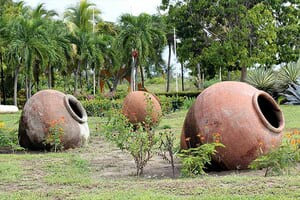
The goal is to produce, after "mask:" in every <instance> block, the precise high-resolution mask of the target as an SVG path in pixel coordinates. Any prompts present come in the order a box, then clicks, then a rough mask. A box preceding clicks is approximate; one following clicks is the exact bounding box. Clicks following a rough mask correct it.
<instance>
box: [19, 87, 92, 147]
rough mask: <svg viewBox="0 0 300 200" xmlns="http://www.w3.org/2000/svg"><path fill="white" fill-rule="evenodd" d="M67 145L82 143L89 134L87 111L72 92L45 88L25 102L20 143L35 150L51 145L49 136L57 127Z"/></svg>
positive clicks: (20, 125)
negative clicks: (48, 141) (64, 92)
mask: <svg viewBox="0 0 300 200" xmlns="http://www.w3.org/2000/svg"><path fill="white" fill-rule="evenodd" d="M56 129H57V131H60V133H61V134H58V135H59V137H60V140H61V143H62V144H63V146H64V149H68V148H75V147H80V146H82V145H83V144H85V143H86V142H87V140H88V137H89V134H90V132H89V127H88V124H87V114H86V111H85V109H84V108H83V107H82V105H81V103H80V102H79V101H78V100H77V99H76V98H75V97H74V96H72V95H65V94H63V93H61V92H58V91H55V90H43V91H40V92H38V93H36V94H35V95H34V96H32V97H31V98H30V99H29V100H28V101H27V102H26V104H25V106H24V109H23V112H22V115H21V119H20V123H19V143H20V145H21V146H22V147H24V148H28V149H31V150H43V149H49V148H51V145H45V140H46V139H47V138H49V136H50V134H54V133H53V132H55V130H56ZM57 131H56V132H57Z"/></svg>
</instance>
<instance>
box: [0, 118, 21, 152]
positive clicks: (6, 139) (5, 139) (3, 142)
mask: <svg viewBox="0 0 300 200" xmlns="http://www.w3.org/2000/svg"><path fill="white" fill-rule="evenodd" d="M0 148H8V149H9V150H12V151H21V150H24V149H23V148H22V147H21V146H20V145H19V140H18V131H17V130H15V129H8V128H6V127H5V124H4V122H1V121H0Z"/></svg>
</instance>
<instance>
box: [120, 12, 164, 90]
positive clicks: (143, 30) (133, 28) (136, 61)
mask: <svg viewBox="0 0 300 200" xmlns="http://www.w3.org/2000/svg"><path fill="white" fill-rule="evenodd" d="M120 24H121V33H120V35H119V38H118V39H119V41H120V46H121V48H122V49H123V52H124V53H125V54H127V55H125V58H126V59H127V60H129V57H130V56H131V57H132V60H133V61H132V63H131V64H132V69H131V70H132V72H133V73H132V77H131V79H132V82H133V83H134V82H135V73H134V72H135V71H137V66H138V65H139V66H140V73H141V80H142V87H144V74H143V65H144V64H145V63H146V60H147V58H148V57H149V55H150V52H151V51H153V49H154V45H153V44H154V40H155V38H164V36H163V32H162V31H161V30H160V29H159V28H158V27H155V26H154V23H153V21H152V17H151V16H150V15H148V14H145V13H142V14H140V15H139V16H137V17H136V16H133V15H130V14H124V15H122V16H121V19H120ZM128 52H131V55H129V54H128ZM134 52H137V54H138V56H137V57H135V56H136V54H135V55H134ZM132 89H133V90H135V86H134V84H133V88H132Z"/></svg>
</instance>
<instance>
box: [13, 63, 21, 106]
mask: <svg viewBox="0 0 300 200" xmlns="http://www.w3.org/2000/svg"><path fill="white" fill-rule="evenodd" d="M19 70H20V66H17V67H16V69H15V77H14V105H15V106H18V102H17V98H18V97H17V92H18V76H19Z"/></svg>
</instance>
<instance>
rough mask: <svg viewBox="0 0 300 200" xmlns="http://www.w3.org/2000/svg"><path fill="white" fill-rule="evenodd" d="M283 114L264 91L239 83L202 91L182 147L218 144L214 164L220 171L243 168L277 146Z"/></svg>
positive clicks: (189, 115) (189, 117)
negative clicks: (219, 146)
mask: <svg viewBox="0 0 300 200" xmlns="http://www.w3.org/2000/svg"><path fill="white" fill-rule="evenodd" d="M284 124H285V123H284V117H283V114H282V112H281V110H280V108H279V106H278V105H277V103H276V102H275V101H274V100H273V98H272V97H271V96H270V95H269V94H267V93H266V92H263V91H260V90H257V89H256V88H254V87H252V86H250V85H248V84H246V83H241V82H231V81H228V82H221V83H217V84H215V85H213V86H211V87H209V88H207V89H205V90H204V91H203V92H202V93H201V94H200V95H199V96H198V97H197V99H196V101H195V103H194V104H193V106H192V107H191V108H190V110H189V111H188V113H187V116H186V118H185V121H184V126H183V130H182V135H181V148H183V149H187V148H189V147H197V146H199V145H201V144H203V143H210V142H213V141H215V142H221V143H222V144H224V145H225V148H218V149H217V150H218V153H217V154H216V156H215V157H214V159H213V161H214V163H215V165H217V168H220V167H221V169H246V168H248V165H249V164H250V163H251V161H253V160H255V159H256V158H257V157H258V156H259V155H260V154H261V153H267V152H269V151H270V150H271V149H272V148H276V147H278V146H279V145H280V143H281V139H282V131H283V128H284Z"/></svg>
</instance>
